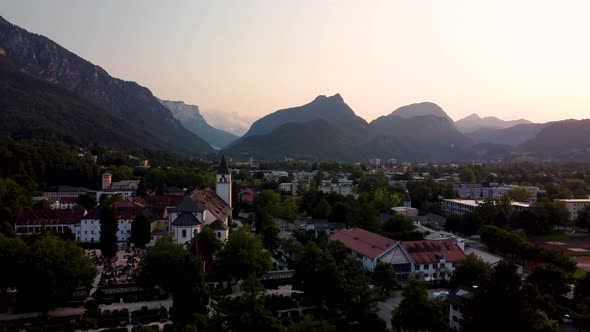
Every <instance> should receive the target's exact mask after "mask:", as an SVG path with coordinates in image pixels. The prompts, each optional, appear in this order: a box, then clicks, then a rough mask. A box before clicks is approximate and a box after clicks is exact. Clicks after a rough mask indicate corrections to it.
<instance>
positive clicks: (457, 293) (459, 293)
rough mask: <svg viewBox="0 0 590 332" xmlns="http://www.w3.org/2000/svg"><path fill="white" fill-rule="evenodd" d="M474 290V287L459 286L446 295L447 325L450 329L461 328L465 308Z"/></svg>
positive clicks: (456, 329) (473, 294) (457, 329)
mask: <svg viewBox="0 0 590 332" xmlns="http://www.w3.org/2000/svg"><path fill="white" fill-rule="evenodd" d="M476 287H477V286H476ZM475 291H476V289H474V288H472V287H466V286H459V288H457V289H455V290H454V291H453V292H452V293H451V294H449V296H448V297H447V302H448V303H449V327H450V328H451V329H452V330H455V331H460V330H461V327H462V326H463V321H464V319H463V314H464V313H465V308H466V307H467V306H468V305H469V302H470V301H471V300H472V299H473V297H474V296H475Z"/></svg>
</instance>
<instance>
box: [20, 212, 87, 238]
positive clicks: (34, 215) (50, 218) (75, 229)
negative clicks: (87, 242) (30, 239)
mask: <svg viewBox="0 0 590 332" xmlns="http://www.w3.org/2000/svg"><path fill="white" fill-rule="evenodd" d="M85 214H86V210H84V209H42V210H25V211H23V212H21V213H20V214H19V216H18V217H17V219H16V221H15V224H14V231H15V233H16V234H17V235H21V236H23V235H25V236H26V235H33V234H36V233H39V232H41V231H43V230H46V229H47V230H55V231H57V232H66V228H68V229H69V230H70V231H71V232H72V235H74V237H75V238H76V240H79V239H80V219H81V218H82V217H84V215H85Z"/></svg>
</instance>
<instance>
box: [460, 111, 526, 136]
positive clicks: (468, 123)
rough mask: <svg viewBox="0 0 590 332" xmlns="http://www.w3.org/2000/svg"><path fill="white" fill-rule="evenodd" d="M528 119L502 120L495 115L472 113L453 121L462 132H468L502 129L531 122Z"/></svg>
mask: <svg viewBox="0 0 590 332" xmlns="http://www.w3.org/2000/svg"><path fill="white" fill-rule="evenodd" d="M531 123H532V122H530V121H529V120H526V119H518V120H510V121H507V120H502V119H498V118H497V117H495V116H486V117H484V118H482V117H480V116H479V115H477V114H475V113H473V114H471V115H469V116H467V117H465V118H463V119H461V120H458V121H455V127H457V129H458V130H459V131H460V132H462V133H470V132H473V131H475V130H478V129H482V128H494V129H503V128H509V127H513V126H516V125H521V124H531Z"/></svg>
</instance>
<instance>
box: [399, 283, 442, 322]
mask: <svg viewBox="0 0 590 332" xmlns="http://www.w3.org/2000/svg"><path fill="white" fill-rule="evenodd" d="M441 311H442V310H441V305H440V304H439V303H438V301H436V300H429V299H428V293H427V292H426V286H425V285H424V284H423V283H422V282H421V281H420V280H418V279H415V278H410V279H409V280H408V284H407V285H406V286H405V287H404V289H403V291H402V300H401V302H400V304H399V306H398V307H397V308H395V309H394V310H393V313H392V318H391V325H392V326H393V329H394V331H421V330H426V331H444V330H445V326H446V319H445V317H444V315H442V313H441Z"/></svg>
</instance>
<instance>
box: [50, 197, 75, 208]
mask: <svg viewBox="0 0 590 332" xmlns="http://www.w3.org/2000/svg"><path fill="white" fill-rule="evenodd" d="M77 200H78V198H77V197H61V198H58V199H56V200H54V201H53V202H51V201H50V204H49V208H50V209H73V208H75V207H76V206H77V205H78V204H77Z"/></svg>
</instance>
